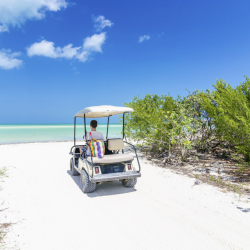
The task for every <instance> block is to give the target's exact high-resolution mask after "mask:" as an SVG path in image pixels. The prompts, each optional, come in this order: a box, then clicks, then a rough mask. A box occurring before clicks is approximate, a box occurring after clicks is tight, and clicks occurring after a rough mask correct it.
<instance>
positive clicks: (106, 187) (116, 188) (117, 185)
mask: <svg viewBox="0 0 250 250" xmlns="http://www.w3.org/2000/svg"><path fill="white" fill-rule="evenodd" d="M67 174H68V175H69V176H70V177H71V178H72V179H73V181H74V182H75V184H76V185H77V186H78V187H79V188H80V176H79V175H78V176H72V175H71V173H70V170H68V171H67ZM135 191H136V189H135V188H125V187H123V186H122V183H121V182H120V181H113V182H104V183H102V184H101V185H97V186H96V190H95V192H93V193H88V194H86V195H87V196H88V197H91V198H95V197H99V196H108V195H116V194H126V193H131V192H135Z"/></svg>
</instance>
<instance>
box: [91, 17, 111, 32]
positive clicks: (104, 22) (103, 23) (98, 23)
mask: <svg viewBox="0 0 250 250" xmlns="http://www.w3.org/2000/svg"><path fill="white" fill-rule="evenodd" d="M93 19H94V22H95V28H96V30H97V31H101V30H102V29H104V28H105V27H111V26H112V25H114V24H113V23H112V22H111V21H110V20H108V19H105V17H104V16H98V17H96V18H95V17H94V18H93Z"/></svg>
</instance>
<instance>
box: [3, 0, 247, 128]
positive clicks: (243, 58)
mask: <svg viewBox="0 0 250 250" xmlns="http://www.w3.org/2000/svg"><path fill="white" fill-rule="evenodd" d="M249 9H250V1H245V0H241V1H236V0H235V1H231V0H210V1H204V0H185V1H184V0H172V1H164V0H155V1H148V0H144V1H141V0H137V1H131V0H126V1H124V0H120V1H110V0H106V1H100V0H92V1H89V0H8V1H6V0H0V124H50V123H57V124H58V123H72V122H73V117H74V114H75V113H77V112H78V111H80V110H82V109H84V108H85V107H89V106H97V105H115V106H116V105H117V106H123V105H124V102H130V101H131V100H132V99H133V98H134V97H135V96H140V97H144V96H145V95H146V94H158V95H162V94H163V95H165V94H166V95H167V94H170V95H171V96H173V97H177V96H178V95H180V96H186V95H187V94H188V91H194V90H197V89H198V90H200V91H202V90H203V91H205V90H206V89H213V87H212V84H214V83H215V82H216V79H223V80H225V81H227V83H230V84H231V85H232V86H236V85H238V84H239V83H240V82H243V81H244V79H245V78H244V75H246V76H249V77H250V72H249V70H250V43H249V40H250V33H249V24H250V21H249V18H248V16H249ZM187 90H188V91H187Z"/></svg>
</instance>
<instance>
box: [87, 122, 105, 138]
mask: <svg viewBox="0 0 250 250" xmlns="http://www.w3.org/2000/svg"><path fill="white" fill-rule="evenodd" d="M90 128H91V132H90V133H91V136H92V138H93V139H96V140H103V141H104V137H103V134H102V133H101V132H98V131H96V128H97V121H96V120H92V121H91V122H90ZM92 138H91V137H90V138H89V133H87V140H91V139H92ZM84 139H85V140H86V138H84Z"/></svg>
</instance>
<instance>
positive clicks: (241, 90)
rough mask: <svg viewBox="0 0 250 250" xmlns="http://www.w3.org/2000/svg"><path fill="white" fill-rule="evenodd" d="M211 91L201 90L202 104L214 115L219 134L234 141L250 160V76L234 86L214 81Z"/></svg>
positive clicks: (211, 115) (245, 157)
mask: <svg viewBox="0 0 250 250" xmlns="http://www.w3.org/2000/svg"><path fill="white" fill-rule="evenodd" d="M213 86H214V88H215V90H214V91H213V92H212V95H210V96H208V95H207V93H203V92H201V93H199V95H200V97H201V101H200V104H201V106H202V107H203V108H204V110H205V111H206V112H207V113H208V115H209V116H210V117H211V118H212V120H213V122H214V125H215V127H216V133H217V136H219V137H220V138H221V139H223V140H226V141H228V142H229V143H230V144H232V145H235V148H236V150H237V153H238V154H242V155H243V156H244V160H245V161H246V162H248V163H250V80H249V78H248V77H246V80H245V81H244V82H243V83H241V84H240V85H239V86H237V87H235V88H233V87H231V86H230V85H229V84H227V83H226V82H225V81H222V80H220V81H218V80H217V82H216V84H214V85H213Z"/></svg>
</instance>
